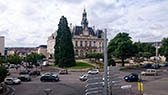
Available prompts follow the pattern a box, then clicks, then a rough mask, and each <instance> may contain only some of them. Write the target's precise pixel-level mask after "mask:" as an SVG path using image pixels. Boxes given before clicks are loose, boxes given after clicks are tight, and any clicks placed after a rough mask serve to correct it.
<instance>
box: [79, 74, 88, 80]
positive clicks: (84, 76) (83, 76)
mask: <svg viewBox="0 0 168 95" xmlns="http://www.w3.org/2000/svg"><path fill="white" fill-rule="evenodd" d="M87 77H88V74H84V75H81V76H80V77H79V79H80V80H81V81H86V80H87Z"/></svg>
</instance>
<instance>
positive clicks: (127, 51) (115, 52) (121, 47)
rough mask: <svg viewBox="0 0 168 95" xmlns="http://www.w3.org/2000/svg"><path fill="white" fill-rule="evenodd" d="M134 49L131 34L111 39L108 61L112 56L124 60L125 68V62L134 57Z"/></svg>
mask: <svg viewBox="0 0 168 95" xmlns="http://www.w3.org/2000/svg"><path fill="white" fill-rule="evenodd" d="M133 48H134V47H133V45H132V41H131V37H130V36H129V34H128V33H119V34H117V35H116V36H115V37H114V38H113V39H111V40H110V42H109V44H108V47H107V52H108V60H110V59H111V57H112V56H115V57H116V58H120V59H121V60H122V66H124V60H125V59H126V58H129V57H131V56H133V55H134V53H133V51H132V49H133Z"/></svg>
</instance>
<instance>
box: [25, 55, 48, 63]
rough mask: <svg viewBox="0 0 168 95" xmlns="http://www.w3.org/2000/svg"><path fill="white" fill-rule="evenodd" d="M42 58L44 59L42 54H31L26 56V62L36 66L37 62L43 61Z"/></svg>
mask: <svg viewBox="0 0 168 95" xmlns="http://www.w3.org/2000/svg"><path fill="white" fill-rule="evenodd" d="M43 58H45V56H44V55H43V54H38V53H34V52H32V53H31V54H29V55H27V56H26V62H29V63H32V64H36V63H37V61H38V60H43Z"/></svg>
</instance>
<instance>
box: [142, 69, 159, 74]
mask: <svg viewBox="0 0 168 95" xmlns="http://www.w3.org/2000/svg"><path fill="white" fill-rule="evenodd" d="M141 75H157V71H156V70H155V69H147V70H146V71H142V72H141Z"/></svg>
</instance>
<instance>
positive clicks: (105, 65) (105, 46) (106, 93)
mask: <svg viewBox="0 0 168 95" xmlns="http://www.w3.org/2000/svg"><path fill="white" fill-rule="evenodd" d="M104 95H108V81H107V29H105V32H104Z"/></svg>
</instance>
